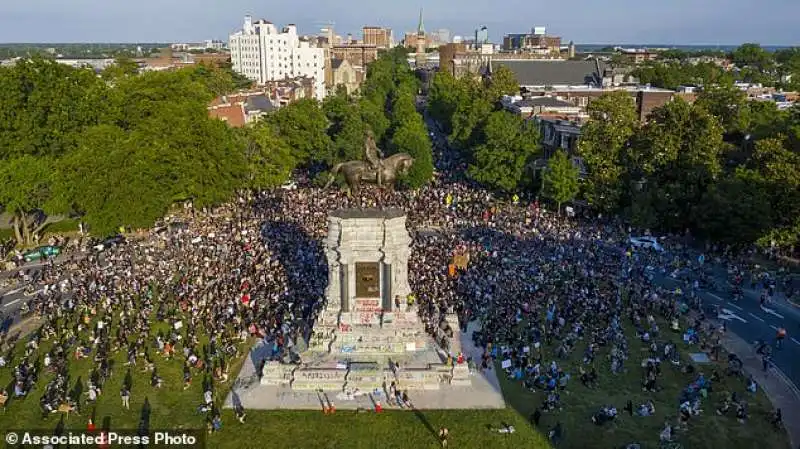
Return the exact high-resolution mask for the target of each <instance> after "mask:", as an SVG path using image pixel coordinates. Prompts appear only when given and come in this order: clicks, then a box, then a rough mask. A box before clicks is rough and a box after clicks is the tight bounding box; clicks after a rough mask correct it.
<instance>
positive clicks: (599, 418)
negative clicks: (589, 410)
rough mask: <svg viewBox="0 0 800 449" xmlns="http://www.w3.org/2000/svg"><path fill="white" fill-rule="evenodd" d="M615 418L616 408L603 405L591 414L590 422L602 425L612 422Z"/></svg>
mask: <svg viewBox="0 0 800 449" xmlns="http://www.w3.org/2000/svg"><path fill="white" fill-rule="evenodd" d="M616 418H617V409H616V408H615V407H614V406H603V407H602V408H601V409H600V410H599V411H598V412H597V413H595V414H594V415H592V422H593V423H595V424H596V425H598V426H602V425H603V424H605V423H607V422H612V421H614V420H615V419H616Z"/></svg>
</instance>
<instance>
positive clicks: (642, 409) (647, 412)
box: [636, 401, 656, 416]
mask: <svg viewBox="0 0 800 449" xmlns="http://www.w3.org/2000/svg"><path fill="white" fill-rule="evenodd" d="M636 414H637V415H639V416H653V415H655V414H656V406H655V404H654V403H653V401H647V402H646V403H644V404H641V405H639V409H638V410H637V411H636Z"/></svg>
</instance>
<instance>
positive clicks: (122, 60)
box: [101, 56, 139, 81]
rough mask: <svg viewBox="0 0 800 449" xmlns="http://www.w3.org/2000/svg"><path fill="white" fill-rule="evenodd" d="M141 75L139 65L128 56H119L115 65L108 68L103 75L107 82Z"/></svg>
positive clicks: (115, 60)
mask: <svg viewBox="0 0 800 449" xmlns="http://www.w3.org/2000/svg"><path fill="white" fill-rule="evenodd" d="M137 73H139V64H138V63H137V62H136V61H134V60H133V59H131V58H129V57H127V56H118V57H117V58H116V59H114V63H113V64H111V65H110V66H108V67H106V68H105V70H103V73H102V74H101V75H102V77H103V79H104V80H106V81H112V80H115V79H119V78H123V77H126V76H134V75H136V74H137Z"/></svg>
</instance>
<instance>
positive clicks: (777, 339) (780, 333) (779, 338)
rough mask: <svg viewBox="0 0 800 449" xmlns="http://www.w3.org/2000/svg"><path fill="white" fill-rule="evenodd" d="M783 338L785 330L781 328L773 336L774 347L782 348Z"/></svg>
mask: <svg viewBox="0 0 800 449" xmlns="http://www.w3.org/2000/svg"><path fill="white" fill-rule="evenodd" d="M784 338H786V329H784V328H782V327H781V328H779V329H778V332H776V334H775V347H777V348H778V349H780V348H781V346H783V339H784Z"/></svg>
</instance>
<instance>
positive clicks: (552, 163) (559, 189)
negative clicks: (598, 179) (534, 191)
mask: <svg viewBox="0 0 800 449" xmlns="http://www.w3.org/2000/svg"><path fill="white" fill-rule="evenodd" d="M578 174H579V173H578V168H577V167H575V166H574V165H573V164H572V161H571V160H570V159H569V157H567V154H566V153H564V152H563V151H561V150H558V151H557V152H556V154H555V155H553V157H551V158H550V160H548V161H547V169H546V170H545V172H544V190H543V191H542V194H543V195H544V196H545V197H546V198H550V199H551V200H553V201H555V202H556V204H557V210H558V213H559V214H560V213H561V205H562V204H564V203H566V202H568V201H572V200H573V199H575V196H576V195H577V194H578V190H579V189H580V185H579V183H580V181H579V180H578Z"/></svg>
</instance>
